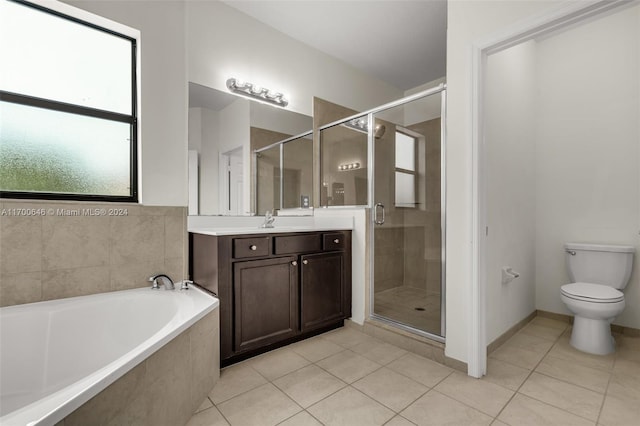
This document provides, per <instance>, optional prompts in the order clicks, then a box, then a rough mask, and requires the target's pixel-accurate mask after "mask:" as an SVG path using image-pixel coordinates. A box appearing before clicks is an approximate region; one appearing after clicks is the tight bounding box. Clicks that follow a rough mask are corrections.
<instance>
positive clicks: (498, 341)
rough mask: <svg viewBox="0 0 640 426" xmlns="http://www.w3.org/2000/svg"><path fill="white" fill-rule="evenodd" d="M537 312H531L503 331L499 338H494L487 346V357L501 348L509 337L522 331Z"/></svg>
mask: <svg viewBox="0 0 640 426" xmlns="http://www.w3.org/2000/svg"><path fill="white" fill-rule="evenodd" d="M537 312H538V311H533V312H531V313H530V314H529V315H527V317H526V318H524V319H522V320H520V321H518V323H517V324H515V325H514V326H512V327H511V328H510V329H508V330H507V331H505V332H504V333H502V334H501V335H500V336H498V337H496V338H495V339H494V340H493V342H491V343H489V344H488V345H487V356H488V355H489V354H490V353H491V352H493V351H495V350H496V349H498V348H499V347H500V346H502V344H503V343H504V342H506V341H507V340H509V339H510V338H511V337H513V335H514V334H516V333H517V332H518V331H520V330H522V329H523V328H524V326H525V325H527V324H529V323H530V322H531V320H532V319H534V318H535V317H536V315H537Z"/></svg>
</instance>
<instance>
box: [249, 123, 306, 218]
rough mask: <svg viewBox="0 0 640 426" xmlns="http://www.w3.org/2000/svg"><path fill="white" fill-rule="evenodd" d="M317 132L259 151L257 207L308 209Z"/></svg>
mask: <svg viewBox="0 0 640 426" xmlns="http://www.w3.org/2000/svg"><path fill="white" fill-rule="evenodd" d="M312 136H313V134H312V133H311V132H308V133H305V134H302V135H299V136H294V137H292V138H290V139H286V140H284V141H282V142H279V143H277V144H275V145H273V146H269V147H266V148H263V149H261V150H258V152H256V155H255V158H256V160H255V161H256V206H257V210H258V212H260V213H263V212H266V211H267V210H269V211H273V210H282V209H308V208H309V207H311V205H312V195H311V194H312V191H313V187H312V184H313V174H312V170H313V137H312Z"/></svg>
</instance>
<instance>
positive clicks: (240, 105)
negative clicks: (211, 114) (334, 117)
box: [217, 98, 251, 214]
mask: <svg viewBox="0 0 640 426" xmlns="http://www.w3.org/2000/svg"><path fill="white" fill-rule="evenodd" d="M250 103H251V102H250V101H248V100H246V99H242V98H238V100H237V101H235V102H233V103H231V104H230V105H229V106H227V107H226V108H224V109H222V110H220V115H219V119H220V122H219V123H220V126H219V128H220V131H219V140H218V143H217V148H218V151H219V152H220V154H224V153H226V152H229V151H231V150H235V149H238V148H241V149H242V164H243V185H244V190H243V194H242V196H243V198H244V202H243V204H244V206H245V207H244V209H245V211H244V212H242V213H239V214H247V213H249V210H250V206H251V192H250V191H248V190H247V188H250V185H251V167H249V164H251V149H250V138H251V134H250V133H251V132H250V129H249V127H250V122H251V113H250V109H251V106H250ZM218 182H221V180H218Z"/></svg>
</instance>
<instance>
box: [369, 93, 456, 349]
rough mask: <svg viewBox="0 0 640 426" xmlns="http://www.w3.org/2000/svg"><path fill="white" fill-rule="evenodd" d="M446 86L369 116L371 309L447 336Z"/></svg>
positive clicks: (391, 319) (417, 329)
mask: <svg viewBox="0 0 640 426" xmlns="http://www.w3.org/2000/svg"><path fill="white" fill-rule="evenodd" d="M444 96H445V92H444V90H441V91H438V92H437V93H433V94H431V95H429V96H426V97H422V98H419V99H414V100H409V101H408V102H404V103H401V102H398V103H395V104H394V105H395V106H392V107H390V108H387V109H384V110H382V111H379V112H375V113H373V114H371V115H369V123H368V125H369V128H370V129H371V128H372V130H371V131H370V132H369V146H370V147H373V152H372V154H373V155H372V156H371V157H370V160H369V161H370V162H372V164H370V166H373V167H370V170H371V172H370V175H369V176H370V177H369V178H370V179H371V180H372V189H371V192H372V195H371V197H370V200H372V201H371V208H372V210H371V213H372V214H371V216H372V224H371V228H372V235H373V238H372V239H371V244H372V246H371V249H372V256H373V258H372V262H371V263H372V273H373V288H372V291H371V306H372V316H373V317H374V318H376V319H380V320H383V321H388V322H392V323H394V325H396V326H399V327H401V328H405V329H408V330H410V331H412V332H416V333H419V334H423V335H426V336H428V337H430V338H434V339H436V340H440V341H442V340H443V338H444V334H445V333H444V303H443V302H444V190H443V188H444V185H443V181H444V178H443V176H444V174H443V171H444V170H443V164H444V162H443V159H444V155H443V154H444V150H443V148H444V134H443V133H444V132H443V124H442V123H444V119H443V118H444V117H443V111H444Z"/></svg>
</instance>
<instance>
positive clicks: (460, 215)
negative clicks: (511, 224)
mask: <svg viewBox="0 0 640 426" xmlns="http://www.w3.org/2000/svg"><path fill="white" fill-rule="evenodd" d="M559 4H561V2H559V1H548V2H547V1H545V2H538V1H517V2H506V1H450V2H448V6H447V7H448V17H447V88H448V90H447V101H448V102H447V123H448V124H447V164H446V167H447V171H446V175H447V265H446V274H447V275H446V276H447V300H446V305H447V306H446V309H447V310H446V312H447V345H446V348H445V353H446V355H447V356H449V357H451V358H455V359H458V360H461V361H465V362H466V361H467V359H468V350H469V345H468V329H469V328H470V327H471V323H470V318H469V316H468V313H469V312H470V296H469V295H470V294H471V280H472V277H471V274H472V261H471V248H472V241H473V239H474V235H473V234H472V228H471V223H472V222H471V221H472V211H473V209H472V189H473V186H472V180H471V174H472V167H471V155H472V145H471V129H472V123H471V108H470V105H471V104H472V87H471V81H472V80H471V76H472V61H471V47H472V45H473V43H476V42H479V41H481V40H484V39H485V38H487V37H489V36H492V35H494V34H497V33H498V32H500V31H504V30H505V29H506V28H509V27H512V26H513V25H517V23H518V21H520V20H523V19H526V18H528V17H531V16H532V15H534V14H538V13H541V12H543V11H545V10H547V9H549V8H551V7H554V6H557V5H559Z"/></svg>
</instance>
